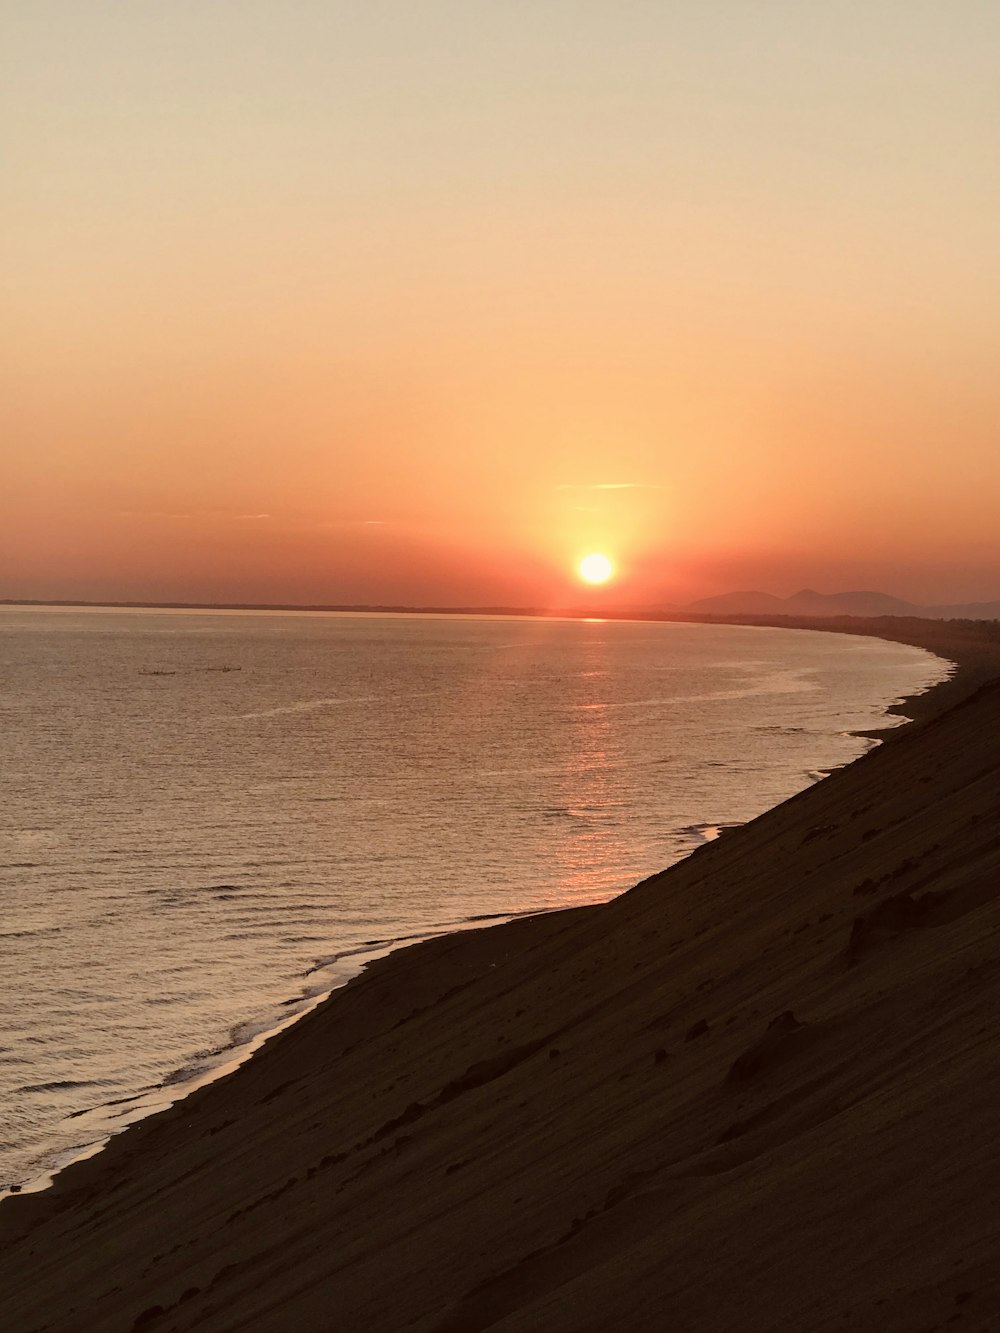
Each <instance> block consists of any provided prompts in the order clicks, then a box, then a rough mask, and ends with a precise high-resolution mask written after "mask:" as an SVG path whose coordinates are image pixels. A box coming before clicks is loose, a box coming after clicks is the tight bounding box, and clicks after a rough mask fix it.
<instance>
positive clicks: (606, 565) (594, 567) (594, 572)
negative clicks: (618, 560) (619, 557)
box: [577, 551, 615, 583]
mask: <svg viewBox="0 0 1000 1333" xmlns="http://www.w3.org/2000/svg"><path fill="white" fill-rule="evenodd" d="M577 571H578V572H579V575H580V577H581V578H582V579H583V581H584V582H585V583H607V581H608V579H609V578H610V577H611V575H612V574H613V573H614V572H615V567H614V565H612V563H611V561H610V560H609V559H608V557H607V556H606V555H601V553H600V552H599V551H594V552H592V553H591V554H590V555H585V556H584V557H583V559H582V560H581V561H580V563H579V564H578V565H577Z"/></svg>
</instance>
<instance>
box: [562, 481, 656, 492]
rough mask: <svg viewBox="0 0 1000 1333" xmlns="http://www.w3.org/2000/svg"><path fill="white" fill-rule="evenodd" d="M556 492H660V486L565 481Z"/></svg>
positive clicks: (640, 483)
mask: <svg viewBox="0 0 1000 1333" xmlns="http://www.w3.org/2000/svg"><path fill="white" fill-rule="evenodd" d="M556 490H557V491H662V490H663V487H662V486H657V485H654V484H653V483H651V482H646V481H594V482H580V481H566V482H562V483H561V484H560V485H558V486H557V487H556Z"/></svg>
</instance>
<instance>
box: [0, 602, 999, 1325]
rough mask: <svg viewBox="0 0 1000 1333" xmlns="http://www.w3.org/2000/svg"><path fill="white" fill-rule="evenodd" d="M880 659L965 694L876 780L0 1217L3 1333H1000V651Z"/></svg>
mask: <svg viewBox="0 0 1000 1333" xmlns="http://www.w3.org/2000/svg"><path fill="white" fill-rule="evenodd" d="M841 628H848V627H847V626H842V627H841ZM898 628H899V627H897V629H898ZM883 630H884V631H885V632H886V633H887V634H888V633H890V632H891V627H890V629H888V630H887V629H886V627H884V626H883V627H881V628H880V629H878V631H877V632H883ZM868 632H876V631H875V630H873V629H872V628H870V629H869V631H868ZM899 636H900V637H905V641H908V642H915V643H918V644H920V645H921V646H927V647H929V648H931V649H932V650H933V651H935V652H938V653H940V654H942V655H943V656H947V657H950V658H952V659H953V660H954V661H956V662H957V663H958V669H957V671H956V673H955V675H954V676H953V677H952V679H951V680H949V681H947V682H945V683H944V684H942V685H941V686H938V687H936V688H935V689H934V690H933V691H931V692H930V693H929V694H928V695H926V696H922V697H921V698H919V699H917V700H913V701H909V703H908V704H907V705H906V706H905V712H906V713H907V715H908V716H911V717H914V718H915V719H916V720H915V721H914V722H913V723H911V725H909V726H906V727H902V728H899V729H898V730H897V731H894V732H890V733H887V736H888V739H887V742H886V743H885V744H883V745H880V746H879V747H877V748H875V749H873V750H872V751H871V752H870V753H868V754H867V755H865V756H864V757H863V758H862V759H859V760H858V761H856V762H855V763H853V764H851V765H849V766H848V767H847V768H844V769H842V770H840V771H838V772H836V773H834V774H833V775H832V776H830V777H829V778H827V779H826V780H825V781H823V782H821V783H818V784H817V785H815V786H813V787H811V788H809V789H808V790H806V791H804V792H802V793H800V794H799V795H798V796H795V797H793V798H792V799H791V800H789V801H786V802H785V803H784V804H782V805H781V806H779V807H777V808H775V809H774V810H771V811H769V812H768V813H766V814H765V815H763V816H761V817H760V818H759V819H756V820H754V821H753V822H752V823H750V824H747V825H745V826H742V827H740V828H737V829H733V830H730V831H727V832H725V833H724V834H723V836H722V837H720V838H719V839H718V840H717V841H716V842H713V843H710V844H707V845H706V846H704V847H702V848H700V849H699V850H698V851H697V852H695V853H694V854H693V855H692V856H690V857H689V858H688V859H687V860H685V861H683V862H681V863H680V864H678V865H676V866H674V867H672V868H671V869H669V870H667V871H664V872H663V873H661V874H658V875H655V876H653V877H651V878H650V879H647V880H645V881H644V882H642V883H641V884H639V885H637V886H636V887H635V888H634V889H632V890H630V891H629V892H628V893H626V894H624V895H622V896H621V897H619V898H617V899H615V900H614V901H613V902H611V903H608V904H606V905H603V906H598V907H588V908H580V909H575V910H572V911H565V912H558V913H553V914H550V915H546V916H539V917H533V918H526V919H521V920H517V921H513V922H510V923H508V924H506V925H501V926H494V927H491V928H489V929H484V930H477V931H471V932H467V933H463V934H458V935H450V936H445V937H442V938H438V939H434V940H431V941H428V942H426V943H423V944H419V945H416V946H414V947H412V948H408V949H404V950H401V951H398V952H396V953H393V954H391V955H390V956H389V957H387V958H385V959H382V960H380V961H377V962H375V963H373V964H372V965H371V966H370V967H369V968H368V969H367V971H366V972H365V973H364V974H363V975H362V976H360V977H358V978H357V979H356V980H354V981H352V982H351V983H350V984H349V985H348V986H346V987H345V988H344V989H342V990H339V991H337V992H335V993H334V994H333V995H332V996H331V997H330V998H329V999H328V1000H327V1001H326V1002H325V1003H324V1004H323V1005H322V1006H321V1007H320V1008H319V1009H318V1010H316V1011H315V1012H314V1013H313V1014H311V1015H309V1016H308V1017H306V1018H305V1019H303V1020H302V1021H301V1022H299V1023H297V1024H296V1025H294V1026H293V1027H291V1028H289V1029H288V1030H287V1031H285V1032H284V1033H282V1034H280V1035H279V1036H277V1037H276V1038H274V1039H273V1040H272V1041H270V1042H269V1043H268V1044H267V1045H266V1046H265V1047H264V1049H263V1050H262V1051H261V1052H260V1053H259V1054H258V1055H257V1056H255V1057H254V1058H253V1059H252V1060H251V1061H250V1062H249V1063H248V1064H246V1065H244V1066H243V1067H242V1068H240V1069H239V1070H238V1071H236V1072H235V1073H234V1074H232V1075H230V1076H229V1077H227V1078H225V1079H223V1080H221V1081H219V1082H217V1083H215V1084H212V1085H210V1086H209V1087H206V1088H203V1089H201V1090H200V1091H198V1092H195V1093H193V1094H192V1095H191V1096H190V1097H188V1098H187V1099H185V1100H184V1101H183V1102H181V1103H179V1104H178V1105H176V1106H175V1107H173V1108H171V1109H170V1110H169V1111H166V1112H164V1113H162V1114H160V1115H157V1116H155V1117H152V1118H151V1119H149V1120H146V1121H144V1122H142V1123H140V1124H138V1125H136V1126H134V1127H132V1128H131V1129H129V1130H128V1131H127V1132H125V1133H124V1134H122V1135H120V1136H119V1137H117V1138H115V1139H114V1140H112V1142H111V1143H110V1144H109V1145H108V1147H107V1148H106V1149H105V1150H104V1151H103V1152H101V1153H99V1154H98V1155H97V1156H96V1157H94V1158H92V1159H90V1160H88V1161H85V1162H81V1163H78V1164H77V1165H75V1166H73V1167H70V1168H69V1169H67V1170H66V1171H64V1172H63V1173H62V1174H61V1175H60V1176H59V1177H58V1178H57V1180H56V1182H55V1184H54V1186H53V1187H52V1188H51V1189H49V1190H47V1191H45V1192H44V1193H41V1194H37V1195H22V1196H20V1197H13V1198H9V1199H6V1200H4V1201H3V1202H2V1203H0V1322H2V1325H3V1327H5V1328H7V1329H10V1330H11V1331H12V1333H29V1330H38V1333H42V1330H48V1331H50V1333H56V1330H63V1331H65V1333H70V1331H73V1333H81V1331H83V1330H86V1331H87V1333H90V1331H91V1330H93V1331H95V1333H97V1331H99V1330H108V1331H109V1333H111V1331H115V1333H117V1331H118V1330H124V1331H128V1330H133V1329H135V1330H149V1331H150V1333H167V1331H168V1330H194V1329H197V1330H209V1331H214V1330H220V1331H221V1330H236V1329H248V1330H261V1331H268V1330H274V1331H275V1333H278V1331H286V1330H296V1331H298V1330H304V1331H312V1330H315V1331H316V1333H319V1330H337V1331H338V1333H340V1331H343V1333H348V1331H350V1333H354V1331H356V1330H373V1331H377V1330H386V1331H388V1330H402V1329H408V1330H414V1331H415V1333H431V1331H432V1330H433V1331H434V1333H460V1331H462V1333H471V1331H472V1330H479V1329H487V1328H489V1329H498V1330H500V1329H502V1330H507V1331H508V1333H513V1331H514V1330H522V1331H527V1330H540V1329H545V1330H574V1331H582V1330H593V1333H598V1331H599V1330H600V1331H601V1333H606V1331H607V1330H616V1329H630V1330H650V1333H652V1331H653V1330H665V1329H677V1330H684V1331H685V1333H699V1331H701V1330H706V1331H708V1330H712V1331H714V1330H765V1329H767V1330H788V1333H793V1331H794V1333H802V1331H803V1330H816V1331H817V1333H818V1331H819V1330H825V1329H831V1330H832V1329H843V1328H851V1329H871V1330H880V1331H886V1333H893V1331H896V1330H898V1331H899V1333H903V1331H904V1330H905V1331H906V1333H912V1331H913V1330H932V1329H945V1328H952V1327H955V1328H957V1329H962V1330H969V1329H981V1330H987V1329H995V1328H996V1327H998V1326H1000V1263H998V1259H1000V1206H998V1205H1000V1142H998V1140H997V1135H996V1116H997V1106H998V1099H1000V1048H998V1045H997V1040H996V1031H995V1024H996V1015H997V1013H998V1012H1000V952H998V944H997V941H998V940H1000V749H998V746H997V741H996V738H997V736H998V735H1000V647H998V645H996V644H995V643H991V642H989V641H983V640H980V639H977V638H976V637H975V636H974V634H972V633H971V632H969V633H968V634H967V633H966V632H965V631H960V630H957V629H953V630H952V631H951V632H949V631H948V629H947V627H943V626H941V625H940V624H935V623H934V622H923V624H922V625H917V626H913V625H911V623H910V622H907V627H906V629H905V631H904V630H902V629H899Z"/></svg>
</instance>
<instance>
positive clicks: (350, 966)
mask: <svg viewBox="0 0 1000 1333" xmlns="http://www.w3.org/2000/svg"><path fill="white" fill-rule="evenodd" d="M95 609H96V608H95ZM752 628H780V629H787V628H797V629H799V628H801V627H800V626H794V627H793V626H785V625H780V626H770V625H755V626H752ZM914 646H919V645H914ZM931 655H932V656H936V655H935V654H931ZM937 660H938V661H939V662H945V663H947V659H942V658H940V657H937ZM947 664H948V665H949V667H950V670H949V673H948V674H949V677H950V676H951V675H952V674H954V671H955V669H956V666H955V664H954V663H953V662H952V663H947ZM947 678H948V677H946V679H947ZM943 683H944V682H943V681H940V682H937V683H935V684H932V685H930V686H926V687H924V688H922V689H919V690H917V691H916V692H914V693H913V694H911V695H905V696H902V697H901V698H900V699H898V700H896V701H894V702H893V703H891V704H889V705H888V706H886V707H885V709H884V711H883V720H884V721H883V724H882V725H877V726H875V727H872V728H869V729H864V730H853V731H851V732H849V733H843V734H845V735H850V736H851V737H856V738H860V739H863V740H866V741H868V742H869V745H868V747H867V748H868V749H870V748H872V746H874V745H876V744H879V743H881V742H882V741H883V740H884V739H885V738H887V736H888V735H889V733H890V732H892V731H894V730H896V729H897V727H898V726H899V725H901V724H905V721H906V717H907V709H908V708H909V706H910V703H909V701H912V700H915V699H918V698H920V697H921V696H922V695H923V694H925V693H927V692H928V691H929V690H934V689H936V688H938V687H939V686H940V685H941V684H943ZM889 718H896V719H897V721H896V722H895V723H892V722H889V721H887V720H885V719H889ZM866 752H867V749H866V750H865V751H863V752H862V754H859V755H857V756H855V757H854V759H848V760H844V761H843V762H841V763H839V764H836V765H834V766H833V767H832V768H829V769H822V770H815V771H814V770H808V771H806V772H804V773H803V777H804V779H805V781H806V785H807V786H810V785H813V784H815V783H816V782H818V781H822V780H823V779H824V778H826V777H828V776H829V775H830V774H831V773H833V772H836V771H838V770H839V769H841V768H844V767H845V766H847V765H849V764H851V763H853V762H855V760H856V759H857V758H860V757H862V755H863V754H864V753H866ZM803 789H804V788H803ZM762 813H763V812H762ZM745 822H747V821H746V820H741V821H735V822H728V823H727V822H723V823H722V824H719V823H717V822H715V821H712V822H706V823H698V824H694V825H691V826H689V827H685V828H681V829H677V830H673V832H674V833H675V834H676V835H678V836H685V835H687V836H689V838H690V840H691V845H690V846H689V848H688V850H687V851H686V852H685V853H683V854H682V855H681V856H678V857H677V858H675V860H672V861H670V862H668V863H667V866H666V867H664V866H662V865H661V866H660V867H658V869H657V870H656V871H653V872H651V873H654V874H655V873H660V872H662V870H664V869H666V868H669V867H670V866H672V865H674V864H677V862H678V861H679V860H683V859H685V858H686V856H690V855H691V854H693V853H694V852H695V851H698V850H699V849H700V848H701V847H702V846H704V845H706V844H707V843H709V842H712V841H715V840H716V839H718V838H719V837H720V836H721V835H722V834H723V833H728V832H731V831H732V830H733V829H735V828H738V827H741V825H742V824H743V823H745ZM631 887H632V885H631V884H629V885H626V886H624V887H623V888H620V889H616V890H615V891H614V892H612V893H610V895H604V896H601V897H598V898H595V899H594V900H593V901H592V902H590V903H586V904H580V905H583V906H599V905H601V904H603V903H606V902H607V901H609V898H614V897H617V896H619V894H621V893H623V892H628V890H629V888H631ZM563 910H568V909H565V908H556V907H534V908H526V909H522V910H520V911H516V912H512V913H506V912H496V913H485V914H481V915H478V916H476V917H471V918H468V919H463V920H459V921H453V922H445V923H436V922H431V923H429V924H428V925H427V926H426V928H425V929H419V930H417V931H416V932H415V933H413V934H410V935H405V936H401V937H399V938H393V939H385V940H370V941H366V942H364V943H363V944H361V945H358V946H356V947H354V948H352V949H349V950H347V951H345V952H343V953H339V954H335V955H332V956H330V957H329V958H325V959H323V960H321V962H318V963H317V964H316V965H315V966H313V967H311V968H309V969H307V970H306V972H305V973H303V976H302V980H303V982H304V983H306V984H305V988H304V989H303V990H301V991H300V992H299V993H298V994H294V995H291V996H290V997H289V998H287V999H285V1000H282V1001H280V1002H279V1003H278V1005H277V1006H276V1008H275V1011H274V1013H273V1014H272V1015H270V1016H269V1017H268V1018H267V1019H266V1020H265V1019H264V1018H263V1016H261V1017H258V1018H249V1019H246V1020H244V1021H243V1022H242V1023H241V1024H240V1025H239V1028H240V1031H241V1032H242V1031H244V1030H245V1031H246V1035H245V1036H242V1037H239V1038H236V1039H235V1040H233V1041H232V1042H230V1043H228V1044H226V1045H220V1046H219V1047H218V1048H217V1049H214V1050H212V1051H211V1052H209V1053H207V1054H203V1055H202V1056H201V1057H200V1058H199V1059H197V1060H196V1061H192V1062H190V1063H188V1064H184V1065H182V1066H179V1067H178V1068H177V1069H175V1070H172V1071H171V1072H170V1073H168V1074H167V1075H166V1076H165V1077H164V1079H163V1080H162V1081H161V1082H159V1083H157V1084H156V1085H154V1086H152V1087H148V1088H146V1089H143V1090H140V1091H138V1092H136V1093H134V1094H132V1095H130V1096H127V1097H119V1098H117V1099H116V1100H115V1101H113V1102H105V1103H98V1104H95V1105H91V1106H88V1107H84V1108H82V1109H79V1110H76V1111H73V1112H71V1113H69V1115H68V1116H67V1117H66V1119H67V1120H69V1121H76V1122H79V1125H80V1128H81V1129H82V1130H84V1132H85V1133H86V1134H87V1136H88V1137H87V1138H86V1140H85V1141H83V1142H81V1143H79V1144H78V1145H76V1146H74V1147H69V1148H65V1149H63V1150H62V1151H61V1152H60V1153H59V1154H58V1155H57V1156H55V1157H53V1159H52V1160H51V1162H50V1163H49V1164H47V1165H44V1166H41V1167H40V1168H39V1169H37V1170H36V1171H35V1172H34V1173H33V1174H31V1175H29V1176H26V1177H25V1178H23V1179H20V1180H17V1179H16V1178H15V1180H13V1181H11V1182H10V1183H7V1184H5V1183H3V1182H0V1202H2V1201H3V1200H4V1199H7V1198H10V1197H24V1196H28V1195H33V1194H38V1193H41V1192H43V1191H45V1190H48V1189H50V1188H51V1187H52V1185H53V1184H54V1182H55V1181H56V1180H57V1178H58V1177H59V1176H60V1175H61V1174H62V1173H63V1172H64V1171H66V1170H67V1169H69V1168H70V1167H72V1166H73V1165H75V1164H76V1163H78V1162H82V1161H87V1160H90V1159H91V1158H93V1157H95V1156H96V1155H97V1154H98V1153H100V1152H102V1151H103V1150H104V1148H106V1147H107V1145H108V1143H109V1142H110V1141H111V1140H112V1139H113V1138H115V1137H117V1136H118V1135H120V1134H121V1133H123V1132H124V1131H125V1130H127V1129H129V1128H130V1127H132V1126H133V1125H135V1124H137V1123H140V1122H141V1121H143V1120H145V1119H147V1118H149V1117H152V1116H157V1115H160V1114H162V1113H163V1112H164V1111H166V1110H169V1109H170V1108H172V1107H174V1106H177V1105H179V1104H180V1103H181V1102H183V1101H184V1099H185V1098H186V1097H188V1096H190V1095H191V1094H193V1093H194V1092H196V1091H198V1090H199V1089H201V1088H204V1087H207V1086H209V1085H210V1084H212V1083H215V1082H217V1081H219V1080H220V1079H223V1078H227V1077H229V1076H231V1075H232V1074H233V1073H234V1072H235V1071H236V1070H237V1069H239V1068H240V1067H241V1066H242V1065H244V1064H245V1063H246V1062H247V1061H249V1060H251V1059H253V1058H254V1057H255V1056H256V1055H257V1054H258V1052H260V1051H261V1049H262V1048H263V1047H264V1046H265V1045H266V1044H267V1043H268V1042H270V1041H271V1040H272V1039H274V1038H275V1037H277V1036H278V1035H280V1034H281V1033H282V1032H284V1031H285V1030H286V1029H287V1028H289V1027H290V1026H291V1025H292V1024H294V1023H297V1022H299V1021H300V1020H304V1019H306V1018H308V1017H309V1015H311V1014H312V1013H314V1012H315V1010H316V1009H317V1008H319V1007H320V1006H321V1005H323V1004H324V1003H326V1002H327V1001H328V1000H329V998H330V997H331V996H332V995H333V994H334V993H335V992H336V991H339V990H341V989H342V988H343V987H345V986H347V985H349V984H350V983H351V982H352V981H353V980H355V979H356V978H357V977H358V976H360V975H361V974H362V973H363V972H364V970H365V969H366V968H367V967H368V966H369V965H370V964H371V963H373V962H375V961H377V960H379V959H381V958H384V957H386V956H388V955H389V954H392V953H395V952H398V951H399V950H400V949H405V948H409V947H411V946H413V945H415V944H418V943H425V942H427V941H428V940H431V939H435V938H438V937H440V936H443V935H458V934H462V933H465V932H466V931H469V930H474V929H481V928H484V927H489V926H493V925H499V924H503V923H505V922H508V921H511V920H516V919H520V918H522V917H531V916H539V915H543V914H546V913H549V912H555V911H563ZM331 968H332V969H334V972H333V976H332V977H331V978H330V981H329V984H327V985H324V986H323V988H322V989H320V990H316V991H311V990H310V989H309V988H308V984H307V983H308V980H309V978H310V977H311V976H312V975H313V974H314V973H316V972H319V971H321V970H322V971H327V970H328V969H331ZM293 1006H295V1009H294V1012H291V1013H289V1012H287V1011H288V1010H289V1009H291V1008H292V1007H293Z"/></svg>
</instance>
